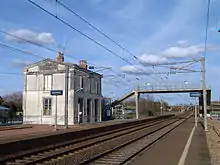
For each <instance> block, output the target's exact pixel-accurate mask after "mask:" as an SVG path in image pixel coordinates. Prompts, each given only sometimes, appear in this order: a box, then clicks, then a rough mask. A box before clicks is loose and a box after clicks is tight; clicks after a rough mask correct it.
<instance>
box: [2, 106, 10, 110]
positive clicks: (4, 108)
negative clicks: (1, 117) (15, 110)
mask: <svg viewBox="0 0 220 165" xmlns="http://www.w3.org/2000/svg"><path fill="white" fill-rule="evenodd" d="M9 110H10V108H6V107H3V106H0V111H9Z"/></svg>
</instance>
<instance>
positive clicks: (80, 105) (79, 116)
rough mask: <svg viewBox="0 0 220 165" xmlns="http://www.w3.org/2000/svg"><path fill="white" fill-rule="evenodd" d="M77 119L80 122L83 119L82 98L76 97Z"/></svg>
mask: <svg viewBox="0 0 220 165" xmlns="http://www.w3.org/2000/svg"><path fill="white" fill-rule="evenodd" d="M78 121H79V123H82V121H83V99H82V98H78Z"/></svg>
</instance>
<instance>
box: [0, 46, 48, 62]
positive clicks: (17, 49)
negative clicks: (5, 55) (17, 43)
mask: <svg viewBox="0 0 220 165" xmlns="http://www.w3.org/2000/svg"><path fill="white" fill-rule="evenodd" d="M0 47H2V48H4V49H9V50H11V51H16V52H21V53H24V54H28V55H32V56H34V57H37V58H41V59H45V57H44V56H41V55H39V54H35V53H32V52H30V51H27V50H22V49H19V48H16V47H13V46H10V45H6V44H3V43H0Z"/></svg>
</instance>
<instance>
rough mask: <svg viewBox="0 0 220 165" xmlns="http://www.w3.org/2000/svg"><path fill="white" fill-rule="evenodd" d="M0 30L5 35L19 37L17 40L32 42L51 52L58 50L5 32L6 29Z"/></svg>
mask: <svg viewBox="0 0 220 165" xmlns="http://www.w3.org/2000/svg"><path fill="white" fill-rule="evenodd" d="M0 32H1V33H4V34H5V35H8V36H11V37H14V38H17V39H19V40H21V41H24V42H27V43H30V44H33V45H36V46H39V47H42V48H44V49H47V50H49V51H51V52H58V51H56V50H54V49H51V48H49V47H46V46H44V45H41V44H39V43H36V42H33V41H30V40H27V39H25V38H22V37H19V36H17V35H14V34H12V33H9V32H6V31H4V30H1V29H0Z"/></svg>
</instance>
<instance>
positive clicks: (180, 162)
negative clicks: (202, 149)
mask: <svg viewBox="0 0 220 165" xmlns="http://www.w3.org/2000/svg"><path fill="white" fill-rule="evenodd" d="M195 128H196V127H195V125H194V127H193V129H192V131H191V133H190V136H189V139H188V141H187V143H186V146H185V148H184V150H183V153H182V155H181V157H180V160H179V163H178V165H184V164H185V160H186V156H187V154H188V151H189V147H190V144H191V141H192V137H193V134H194V132H195Z"/></svg>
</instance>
